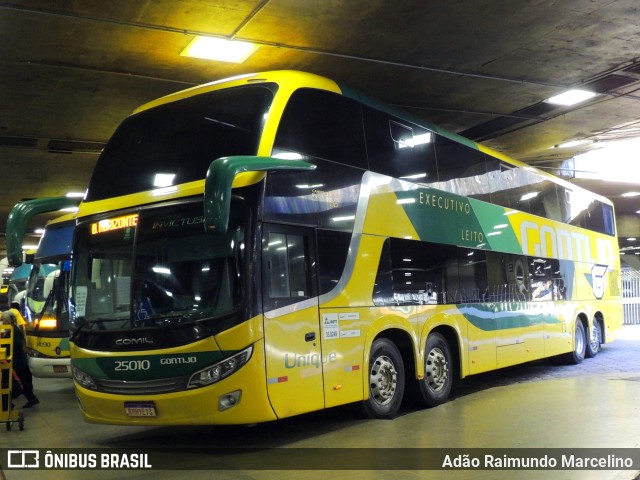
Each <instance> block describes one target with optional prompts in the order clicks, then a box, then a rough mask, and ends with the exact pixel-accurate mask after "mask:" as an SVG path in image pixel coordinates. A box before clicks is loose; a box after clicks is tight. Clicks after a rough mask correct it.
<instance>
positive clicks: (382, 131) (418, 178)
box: [363, 107, 437, 183]
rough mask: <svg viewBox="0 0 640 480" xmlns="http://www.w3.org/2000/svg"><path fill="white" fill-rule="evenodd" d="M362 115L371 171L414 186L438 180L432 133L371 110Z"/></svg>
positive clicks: (365, 110) (367, 109)
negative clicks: (399, 179) (416, 183)
mask: <svg viewBox="0 0 640 480" xmlns="http://www.w3.org/2000/svg"><path fill="white" fill-rule="evenodd" d="M363 112H364V126H365V134H366V139H367V155H368V157H369V168H370V169H371V170H373V171H374V172H377V173H381V174H383V175H389V176H391V177H395V178H401V179H405V180H409V181H414V182H421V183H430V182H434V181H436V180H437V171H436V165H435V152H434V146H433V145H434V135H433V133H432V132H430V131H429V130H427V129H426V128H423V127H420V126H419V125H416V124H413V123H410V122H407V121H405V120H400V119H398V118H395V117H391V116H389V115H388V114H386V113H384V112H380V111H378V110H374V109H372V108H369V107H364V109H363Z"/></svg>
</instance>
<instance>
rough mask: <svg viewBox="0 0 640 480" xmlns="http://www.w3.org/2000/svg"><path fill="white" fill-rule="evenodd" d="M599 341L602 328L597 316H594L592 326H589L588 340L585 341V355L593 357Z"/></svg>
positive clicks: (596, 352)
mask: <svg viewBox="0 0 640 480" xmlns="http://www.w3.org/2000/svg"><path fill="white" fill-rule="evenodd" d="M601 343H602V330H601V329H600V322H599V321H598V319H597V318H594V319H593V327H591V332H590V335H589V340H588V341H587V348H586V351H585V356H586V357H587V358H593V357H595V356H596V355H597V354H598V352H599V351H600V344H601Z"/></svg>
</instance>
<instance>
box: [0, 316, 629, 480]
mask: <svg viewBox="0 0 640 480" xmlns="http://www.w3.org/2000/svg"><path fill="white" fill-rule="evenodd" d="M34 382H35V392H36V394H37V395H38V397H39V398H40V400H41V403H40V404H39V405H37V406H36V407H34V408H31V409H28V410H24V414H25V429H24V431H18V429H12V430H11V431H4V428H3V429H2V430H3V431H2V432H0V449H2V451H4V449H11V450H14V451H15V450H33V449H41V450H42V451H43V452H44V451H45V450H50V451H52V452H55V451H56V450H55V449H66V450H65V451H67V452H68V451H75V452H98V453H100V452H104V453H109V452H112V451H121V449H131V451H140V452H143V451H145V449H153V450H154V451H155V449H163V451H166V452H167V455H172V458H178V461H177V463H176V464H175V466H172V467H171V468H167V469H163V470H157V469H155V467H154V468H152V469H128V470H127V469H124V470H119V471H114V470H100V469H97V470H92V471H89V470H88V469H81V468H76V469H67V470H52V469H39V470H37V471H33V470H31V469H26V468H25V469H19V468H18V469H15V468H7V467H6V466H7V463H6V462H7V459H6V458H1V457H0V464H1V465H2V467H3V472H0V479H1V478H3V477H2V474H4V478H6V479H8V480H13V479H27V478H29V479H32V478H34V476H35V477H37V478H38V480H44V479H49V478H51V479H54V478H65V479H67V480H72V479H85V478H91V479H101V478H104V479H107V478H108V479H111V478H116V477H117V478H126V479H152V478H153V479H159V478H160V479H178V478H180V479H181V478H185V476H189V477H191V478H210V479H216V480H218V479H221V480H226V479H238V480H241V479H242V480H250V479H265V480H271V479H273V480H276V479H278V480H279V479H292V480H293V479H296V480H298V479H301V480H305V479H323V480H331V479H343V478H347V477H348V478H349V479H350V480H361V479H362V480H365V479H381V480H385V479H389V480H391V479H393V480H418V479H431V478H434V479H435V478H438V479H440V478H443V479H458V478H460V479H467V478H480V479H495V478H504V479H511V478H518V479H538V478H544V479H545V480H551V479H581V480H584V479H613V480H631V479H639V478H640V471H639V470H640V469H636V468H625V469H616V468H612V469H607V468H600V469H586V470H579V469H557V470H553V469H550V470H546V469H542V468H540V469H524V470H513V469H510V470H507V469H490V470H486V469H473V468H471V469H467V470H461V469H444V470H443V469H434V470H431V469H429V470H425V469H421V468H420V462H418V467H416V466H415V463H414V464H411V465H407V466H408V468H403V465H402V462H401V461H398V459H401V458H411V457H412V456H413V457H415V455H417V454H418V455H419V454H424V455H427V456H428V455H429V452H430V451H431V450H434V449H435V450H437V449H440V450H438V451H442V449H444V450H447V449H450V450H451V455H452V457H453V456H454V455H458V454H461V455H465V454H468V455H469V456H470V457H469V458H472V457H473V456H474V455H476V453H477V454H478V455H479V454H481V453H482V452H483V451H484V449H492V450H493V449H497V450H499V451H506V452H507V453H508V455H512V454H513V455H516V454H517V452H518V451H528V450H520V449H549V452H552V454H562V455H567V456H569V455H572V454H577V455H580V454H581V452H585V451H587V450H583V449H599V450H600V449H605V450H606V452H605V453H607V454H611V455H614V456H616V455H618V456H624V455H625V454H628V453H629V452H631V454H632V455H634V456H635V459H636V463H634V467H635V466H637V465H638V463H637V459H638V456H639V455H640V435H639V431H640V325H629V326H625V327H624V328H623V331H622V335H621V337H620V338H619V339H618V340H616V341H615V342H613V343H610V344H607V345H604V346H603V348H602V350H601V351H600V353H599V354H598V355H597V356H596V357H595V358H592V359H586V360H585V361H584V362H583V363H582V364H581V365H577V366H558V365H552V364H550V363H549V362H547V361H544V362H535V363H531V364H527V365H522V366H517V367H512V368H508V369H504V370H499V371H495V372H491V373H488V374H483V375H478V376H475V377H470V378H468V379H466V380H464V381H463V382H460V383H461V384H460V385H459V386H458V387H457V388H456V390H455V391H454V393H453V395H452V398H451V400H450V401H449V402H448V403H446V404H444V405H441V406H439V407H436V408H432V409H423V410H418V409H415V408H412V407H410V406H407V407H406V408H404V409H403V411H402V412H401V414H400V415H399V416H398V417H397V418H396V419H394V420H368V419H362V418H358V417H357V416H354V414H353V409H352V408H344V407H341V408H336V409H330V410H326V411H323V412H318V413H313V414H308V415H301V416H298V417H294V418H290V419H285V420H282V421H279V422H271V423H266V424H260V425H254V426H180V427H128V426H127V427H122V426H110V425H93V424H87V423H85V422H84V421H83V420H82V417H81V415H80V412H79V409H78V406H77V403H76V399H75V396H74V393H73V386H72V381H71V380H69V379H38V378H36V379H34ZM292 401H295V399H292ZM23 403H24V399H23V398H18V399H17V405H18V406H19V407H20V406H22V404H23ZM246 448H249V449H252V450H257V451H261V452H262V454H263V455H265V454H266V455H268V454H269V452H272V453H273V455H274V456H278V458H281V459H282V464H281V466H279V467H274V465H273V463H272V462H271V463H269V464H265V465H260V464H257V463H256V462H255V461H249V462H247V464H246V467H245V466H243V463H242V459H241V457H238V453H237V451H236V450H237V449H246ZM225 449H233V450H231V452H232V453H230V456H229V457H228V458H224V453H223V454H222V455H221V451H222V452H224V450H225ZM345 452H346V453H347V455H346V458H345V454H344V453H345ZM390 452H391V454H390ZM393 452H397V455H398V456H397V457H396V458H395V459H394V457H393V455H394V454H393ZM283 453H284V455H283ZM378 453H379V454H380V456H377V455H378ZM305 455H306V456H307V457H306V458H309V459H310V462H309V464H308V465H307V466H302V467H301V465H300V462H297V461H295V459H298V460H299V459H300V458H301V457H304V456H305ZM221 457H223V458H221ZM156 458H157V457H156ZM263 458H264V457H263ZM365 458H370V459H371V462H372V465H373V466H375V467H376V468H370V467H367V468H359V467H361V463H362V461H363V459H365ZM384 458H388V459H389V464H388V465H385V464H384V463H382V462H384ZM414 459H415V458H414ZM40 460H41V461H42V456H41V458H40Z"/></svg>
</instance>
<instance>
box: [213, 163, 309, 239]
mask: <svg viewBox="0 0 640 480" xmlns="http://www.w3.org/2000/svg"><path fill="white" fill-rule="evenodd" d="M315 168H316V166H315V165H314V164H312V163H309V162H305V161H303V160H284V159H280V158H273V157H256V156H235V157H222V158H218V159H216V160H214V161H213V162H211V165H209V170H207V178H206V180H205V184H204V225H205V228H206V229H207V230H210V231H213V232H215V233H220V234H223V233H226V232H227V228H228V225H229V210H230V208H231V187H232V185H233V180H234V179H235V178H236V175H238V174H239V173H243V172H303V171H309V170H315Z"/></svg>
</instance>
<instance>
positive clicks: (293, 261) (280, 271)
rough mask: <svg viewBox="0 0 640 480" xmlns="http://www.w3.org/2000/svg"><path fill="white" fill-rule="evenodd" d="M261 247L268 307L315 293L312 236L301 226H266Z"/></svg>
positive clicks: (294, 301) (277, 306) (265, 305)
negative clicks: (312, 266)
mask: <svg viewBox="0 0 640 480" xmlns="http://www.w3.org/2000/svg"><path fill="white" fill-rule="evenodd" d="M262 249H263V271H264V274H263V275H264V282H265V283H264V285H265V286H264V296H263V302H264V308H265V310H270V309H274V308H279V307H283V306H285V305H289V304H292V303H296V302H300V301H302V300H304V299H306V298H309V297H312V296H315V291H316V289H315V288H314V285H313V282H314V281H315V276H314V275H313V274H312V268H311V265H312V264H313V261H312V260H311V257H310V251H311V239H310V237H309V236H308V235H307V234H305V233H303V230H302V229H300V228H297V229H296V228H293V229H292V228H283V229H278V228H277V227H275V226H265V235H264V237H263V245H262Z"/></svg>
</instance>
